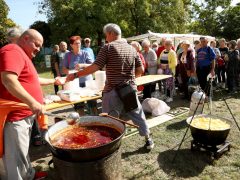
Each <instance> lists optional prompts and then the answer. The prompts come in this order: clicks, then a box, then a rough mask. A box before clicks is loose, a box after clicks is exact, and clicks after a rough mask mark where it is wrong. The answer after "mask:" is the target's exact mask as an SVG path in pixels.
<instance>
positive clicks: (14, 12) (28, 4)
mask: <svg viewBox="0 0 240 180" xmlns="http://www.w3.org/2000/svg"><path fill="white" fill-rule="evenodd" d="M38 1H40V0H5V2H6V4H7V5H8V7H9V9H10V11H9V13H8V18H10V19H12V20H13V21H14V22H15V23H16V24H17V25H20V26H21V28H23V29H24V30H26V29H28V28H29V26H30V25H32V24H33V23H34V22H35V21H45V22H47V18H46V16H45V15H42V14H39V13H38V6H37V5H35V4H34V3H36V2H38Z"/></svg>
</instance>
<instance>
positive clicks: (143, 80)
mask: <svg viewBox="0 0 240 180" xmlns="http://www.w3.org/2000/svg"><path fill="white" fill-rule="evenodd" d="M170 77H172V75H164V74H161V75H146V76H141V77H138V78H136V84H137V85H138V86H139V85H144V84H149V83H152V82H157V81H161V80H164V79H167V78H170Z"/></svg>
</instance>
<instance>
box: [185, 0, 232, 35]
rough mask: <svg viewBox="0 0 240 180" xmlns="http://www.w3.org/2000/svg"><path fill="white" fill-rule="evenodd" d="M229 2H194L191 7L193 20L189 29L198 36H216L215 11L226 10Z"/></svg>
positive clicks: (225, 0) (228, 0)
mask: <svg viewBox="0 0 240 180" xmlns="http://www.w3.org/2000/svg"><path fill="white" fill-rule="evenodd" d="M230 4H231V0H218V1H216V0H202V1H201V2H200V3H199V1H195V2H194V3H193V5H192V11H191V15H192V18H193V21H192V23H191V24H190V26H189V29H190V30H191V31H193V32H196V33H198V34H205V35H212V36H215V35H217V34H218V30H219V29H218V28H216V27H218V25H219V23H218V14H219V11H217V9H219V8H222V9H226V8H228V7H229V6H230Z"/></svg>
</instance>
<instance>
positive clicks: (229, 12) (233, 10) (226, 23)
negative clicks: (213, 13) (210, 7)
mask: <svg viewBox="0 0 240 180" xmlns="http://www.w3.org/2000/svg"><path fill="white" fill-rule="evenodd" d="M218 22H219V25H218V28H217V29H218V34H217V36H219V37H225V38H226V39H228V40H232V39H238V38H240V3H239V4H238V5H237V6H234V7H229V8H227V9H225V10H223V11H222V12H221V13H219V15H218Z"/></svg>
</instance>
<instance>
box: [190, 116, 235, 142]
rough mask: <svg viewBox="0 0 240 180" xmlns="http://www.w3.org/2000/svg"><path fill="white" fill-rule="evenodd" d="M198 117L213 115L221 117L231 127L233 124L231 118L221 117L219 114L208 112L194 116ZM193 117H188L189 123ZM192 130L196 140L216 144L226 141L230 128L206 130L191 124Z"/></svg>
mask: <svg viewBox="0 0 240 180" xmlns="http://www.w3.org/2000/svg"><path fill="white" fill-rule="evenodd" d="M198 117H212V118H217V119H221V120H223V121H225V122H226V123H228V124H229V125H230V127H231V124H232V122H231V121H230V120H228V119H224V118H220V117H217V116H212V115H206V114H202V115H197V116H194V118H198ZM191 119H192V116H191V117H189V118H188V119H187V123H188V124H190V121H191ZM193 121H194V119H193ZM190 130H191V134H192V137H193V139H194V140H195V141H197V142H199V143H201V144H204V145H210V146H216V145H220V144H223V143H224V142H225V140H226V138H227V136H228V134H229V131H230V128H228V129H224V130H204V129H200V128H196V127H194V126H192V125H190Z"/></svg>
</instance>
